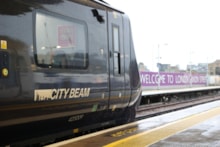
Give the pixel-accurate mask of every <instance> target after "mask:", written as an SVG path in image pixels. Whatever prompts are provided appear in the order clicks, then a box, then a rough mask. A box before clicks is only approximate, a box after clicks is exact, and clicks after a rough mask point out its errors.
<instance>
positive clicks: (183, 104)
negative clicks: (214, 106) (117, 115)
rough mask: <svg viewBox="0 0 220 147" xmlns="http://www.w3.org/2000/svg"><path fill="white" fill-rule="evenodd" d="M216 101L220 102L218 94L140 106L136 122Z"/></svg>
mask: <svg viewBox="0 0 220 147" xmlns="http://www.w3.org/2000/svg"><path fill="white" fill-rule="evenodd" d="M216 100H220V94H216V95H209V96H200V97H196V98H191V99H187V100H184V99H180V100H175V101H171V102H158V103H153V104H145V105H140V106H139V107H138V109H137V112H136V120H141V119H144V118H147V117H152V116H155V115H160V114H163V113H167V112H171V111H176V110H179V109H183V108H187V107H192V106H195V105H199V104H203V103H208V102H211V101H216Z"/></svg>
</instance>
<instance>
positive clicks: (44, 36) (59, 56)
mask: <svg viewBox="0 0 220 147" xmlns="http://www.w3.org/2000/svg"><path fill="white" fill-rule="evenodd" d="M35 29H36V30H35V31H36V33H35V34H36V60H37V64H38V65H39V66H42V67H47V68H72V69H85V68H86V67H87V64H88V63H87V62H88V50H87V37H86V36H87V27H86V24H85V23H83V22H81V21H79V20H75V19H70V18H65V17H63V16H62V17H61V16H56V15H50V14H48V13H42V12H37V13H36V28H35Z"/></svg>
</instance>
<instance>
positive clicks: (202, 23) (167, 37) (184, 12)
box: [105, 0, 220, 71]
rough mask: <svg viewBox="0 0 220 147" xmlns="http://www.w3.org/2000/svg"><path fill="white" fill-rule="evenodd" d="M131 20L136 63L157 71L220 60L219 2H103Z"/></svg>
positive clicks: (218, 0)
mask: <svg viewBox="0 0 220 147" xmlns="http://www.w3.org/2000/svg"><path fill="white" fill-rule="evenodd" d="M105 1H106V2H108V3H109V4H111V5H112V6H114V7H116V8H118V9H120V10H122V11H124V12H125V13H126V14H127V15H128V16H129V18H130V20H131V25H132V32H133V39H134V46H135V51H136V56H137V60H138V63H139V62H143V63H144V64H145V65H147V67H148V68H149V69H150V70H152V71H154V70H155V71H156V70H157V68H156V63H157V62H158V56H159V57H160V59H159V60H160V62H161V63H163V64H171V65H179V66H180V68H181V69H185V68H186V65H187V64H189V63H192V64H198V63H207V62H213V61H215V60H216V59H220V0H105Z"/></svg>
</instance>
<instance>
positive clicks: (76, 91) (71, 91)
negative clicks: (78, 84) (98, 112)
mask: <svg viewBox="0 0 220 147" xmlns="http://www.w3.org/2000/svg"><path fill="white" fill-rule="evenodd" d="M89 95H90V88H59V89H37V90H35V91H34V101H46V100H59V99H73V98H82V97H89Z"/></svg>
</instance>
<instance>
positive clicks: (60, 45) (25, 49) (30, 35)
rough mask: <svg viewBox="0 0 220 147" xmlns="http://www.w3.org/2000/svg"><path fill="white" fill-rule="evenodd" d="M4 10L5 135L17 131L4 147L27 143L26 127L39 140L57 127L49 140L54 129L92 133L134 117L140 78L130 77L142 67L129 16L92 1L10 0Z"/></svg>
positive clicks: (1, 89)
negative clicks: (101, 126)
mask: <svg viewBox="0 0 220 147" xmlns="http://www.w3.org/2000/svg"><path fill="white" fill-rule="evenodd" d="M4 5H5V7H1V10H0V19H1V20H3V21H1V22H0V40H1V49H0V57H1V59H0V62H1V63H0V69H1V76H0V104H1V108H0V115H1V118H0V130H1V132H8V131H12V130H16V131H17V132H15V133H14V134H13V135H12V136H11V139H12V140H10V139H9V138H10V135H9V136H1V137H2V138H5V142H4V143H2V142H1V144H5V143H6V144H10V143H11V142H15V141H19V140H22V139H24V138H26V137H27V136H28V131H27V132H26V133H24V134H25V135H24V136H26V137H24V138H22V137H21V138H20V137H18V136H19V131H22V130H24V128H25V126H32V128H31V130H30V131H39V132H38V133H39V134H40V135H42V132H41V130H40V129H41V127H40V126H42V128H44V129H45V128H47V127H46V124H47V125H50V123H49V122H53V123H54V124H53V125H52V124H51V125H50V127H48V133H49V132H50V131H52V132H53V131H54V130H53V129H54V127H55V126H56V125H55V124H56V123H57V124H60V125H63V126H62V127H60V129H58V130H59V131H61V130H62V129H73V128H81V127H85V126H88V129H89V126H90V125H91V126H92V125H95V124H105V123H106V122H111V121H112V120H114V119H115V121H117V119H121V118H123V117H122V116H123V114H124V113H126V112H127V110H129V109H130V108H132V110H135V109H134V108H135V106H136V104H137V102H138V99H140V97H141V90H140V79H139V76H138V77H135V78H136V79H133V75H132V73H138V68H137V65H136V64H137V63H136V58H135V54H134V48H133V44H132V37H131V30H130V24H129V19H128V17H127V16H126V15H125V14H124V13H122V12H120V11H117V10H115V9H113V8H111V7H110V6H108V5H107V4H104V3H103V2H95V1H79V0H72V1H68V0H65V1H61V0H56V1H51V2H46V1H35V0H33V1H32V0H30V1H25V0H24V1H23V0H22V1H14V0H13V1H6V2H5V4H4ZM6 5H7V6H11V7H6ZM136 76H137V75H136ZM134 80H136V83H135V82H133V81H134ZM137 81H139V83H138V82H137ZM123 119H125V120H126V119H129V118H123ZM43 122H45V123H43ZM93 123H94V124H93ZM106 124H107V123H106ZM33 126H34V127H33ZM61 128H62V129H61ZM55 130H56V129H55ZM58 130H57V132H58ZM79 131H80V130H79ZM24 132H25V131H24ZM43 132H45V130H44V131H43ZM46 132H47V131H46ZM36 134H37V132H36ZM16 137H18V138H16Z"/></svg>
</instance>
